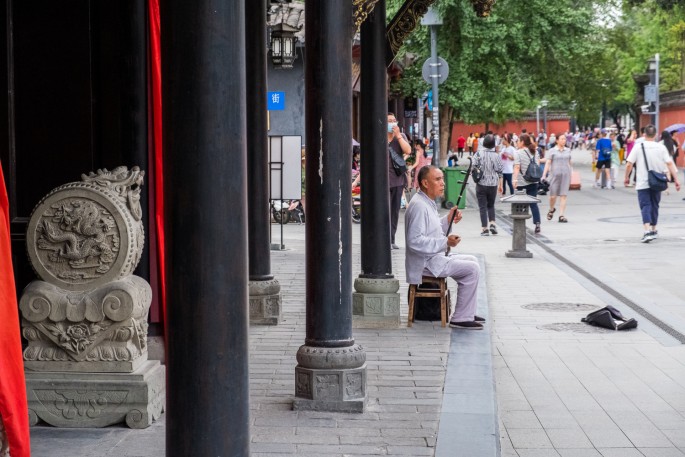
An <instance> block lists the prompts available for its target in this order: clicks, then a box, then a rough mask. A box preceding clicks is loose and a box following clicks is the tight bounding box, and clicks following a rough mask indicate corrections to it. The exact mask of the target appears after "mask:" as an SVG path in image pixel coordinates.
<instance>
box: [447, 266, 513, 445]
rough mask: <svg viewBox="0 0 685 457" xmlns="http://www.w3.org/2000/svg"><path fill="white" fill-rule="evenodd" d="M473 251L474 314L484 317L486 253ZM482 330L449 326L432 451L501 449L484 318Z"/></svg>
mask: <svg viewBox="0 0 685 457" xmlns="http://www.w3.org/2000/svg"><path fill="white" fill-rule="evenodd" d="M474 255H475V256H476V257H477V258H478V261H479V263H480V267H481V276H480V282H479V284H478V315H480V316H483V317H484V318H486V319H487V320H488V321H489V312H488V290H487V284H486V271H485V258H484V257H483V256H482V255H478V254H474ZM484 330H485V331H465V330H452V334H451V340H450V350H449V355H448V358H447V373H446V375H445V386H444V390H443V397H442V410H441V413H440V426H439V428H438V437H437V443H436V450H435V456H436V457H447V456H454V455H464V456H479V457H489V456H492V457H496V456H498V455H499V454H500V442H499V425H498V422H497V397H496V396H495V395H496V394H495V377H494V372H493V366H492V342H491V338H490V326H489V323H488V324H486V329H484ZM457 450H458V454H457Z"/></svg>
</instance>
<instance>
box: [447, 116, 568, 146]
mask: <svg viewBox="0 0 685 457" xmlns="http://www.w3.org/2000/svg"><path fill="white" fill-rule="evenodd" d="M489 128H490V130H492V131H493V132H495V133H499V134H500V135H502V134H504V132H508V133H516V134H517V135H518V134H520V133H521V130H523V129H526V130H527V131H528V133H531V132H533V133H535V132H536V121H535V119H533V120H526V121H507V122H505V123H504V124H501V125H496V124H490V125H489ZM540 128H542V120H540ZM547 129H548V130H549V131H550V133H555V134H557V135H558V134H560V133H564V132H566V131H567V130H568V129H569V119H555V120H548V121H547ZM483 132H485V124H475V125H474V124H464V123H463V122H455V123H454V124H453V125H452V142H451V148H452V149H454V150H456V149H457V138H459V135H464V138H468V136H469V133H478V134H481V133H483Z"/></svg>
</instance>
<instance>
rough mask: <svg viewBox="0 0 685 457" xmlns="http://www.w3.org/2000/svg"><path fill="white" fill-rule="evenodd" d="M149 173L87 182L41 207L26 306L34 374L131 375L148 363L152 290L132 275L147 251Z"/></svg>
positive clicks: (32, 237) (31, 242)
mask: <svg viewBox="0 0 685 457" xmlns="http://www.w3.org/2000/svg"><path fill="white" fill-rule="evenodd" d="M144 176H145V172H144V171H141V170H140V169H139V168H138V167H133V168H131V169H130V170H129V169H128V168H127V167H117V168H115V169H113V170H112V171H109V170H107V169H100V170H97V172H95V173H93V172H91V173H89V174H83V175H81V177H82V181H80V182H73V183H68V184H65V185H63V186H60V187H58V188H56V189H54V190H53V191H51V192H50V193H49V194H48V195H47V196H45V197H44V198H43V199H42V200H41V202H40V203H39V204H38V205H37V206H36V208H35V209H34V211H33V214H32V215H31V219H30V222H29V228H28V232H27V236H26V238H27V249H28V253H29V258H30V259H31V263H32V265H33V267H34V269H35V270H36V272H37V273H38V275H39V276H40V277H41V279H42V281H33V282H32V283H31V284H29V285H28V286H27V287H26V288H25V289H24V293H23V294H22V297H21V299H20V303H19V308H20V309H21V312H22V317H23V319H22V327H23V332H22V333H23V335H24V338H26V340H27V341H28V346H27V347H26V349H25V350H24V360H25V362H26V366H27V368H29V369H31V370H36V371H50V370H58V371H59V370H63V371H85V372H89V371H108V370H113V371H126V372H130V371H133V370H135V369H136V368H137V367H138V366H140V364H141V363H143V362H144V361H145V360H147V344H146V339H147V326H148V325H147V313H148V309H149V307H150V302H151V300H152V293H151V289H150V285H149V284H148V283H147V282H146V281H145V280H144V279H142V278H139V277H137V276H133V275H132V274H131V273H132V272H133V269H134V268H135V266H136V264H137V263H138V261H139V259H140V256H141V254H142V249H143V241H144V233H143V224H142V221H141V216H142V209H141V206H140V192H141V186H142V185H143V177H144Z"/></svg>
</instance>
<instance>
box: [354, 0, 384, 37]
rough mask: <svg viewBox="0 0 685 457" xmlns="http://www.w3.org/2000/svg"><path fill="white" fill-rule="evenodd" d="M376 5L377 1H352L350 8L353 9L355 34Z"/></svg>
mask: <svg viewBox="0 0 685 457" xmlns="http://www.w3.org/2000/svg"><path fill="white" fill-rule="evenodd" d="M376 3H378V0H352V7H353V8H354V26H355V28H356V30H357V33H359V28H360V27H361V26H362V22H364V21H365V20H366V18H367V17H368V16H369V14H371V12H372V11H373V8H374V6H376Z"/></svg>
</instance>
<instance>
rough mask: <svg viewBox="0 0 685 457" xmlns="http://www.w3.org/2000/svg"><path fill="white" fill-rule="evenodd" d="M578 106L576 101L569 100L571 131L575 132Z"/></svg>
mask: <svg viewBox="0 0 685 457" xmlns="http://www.w3.org/2000/svg"><path fill="white" fill-rule="evenodd" d="M577 107H578V102H576V101H575V100H573V101H572V102H571V125H570V128H571V133H576V127H577V126H576V108H577Z"/></svg>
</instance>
